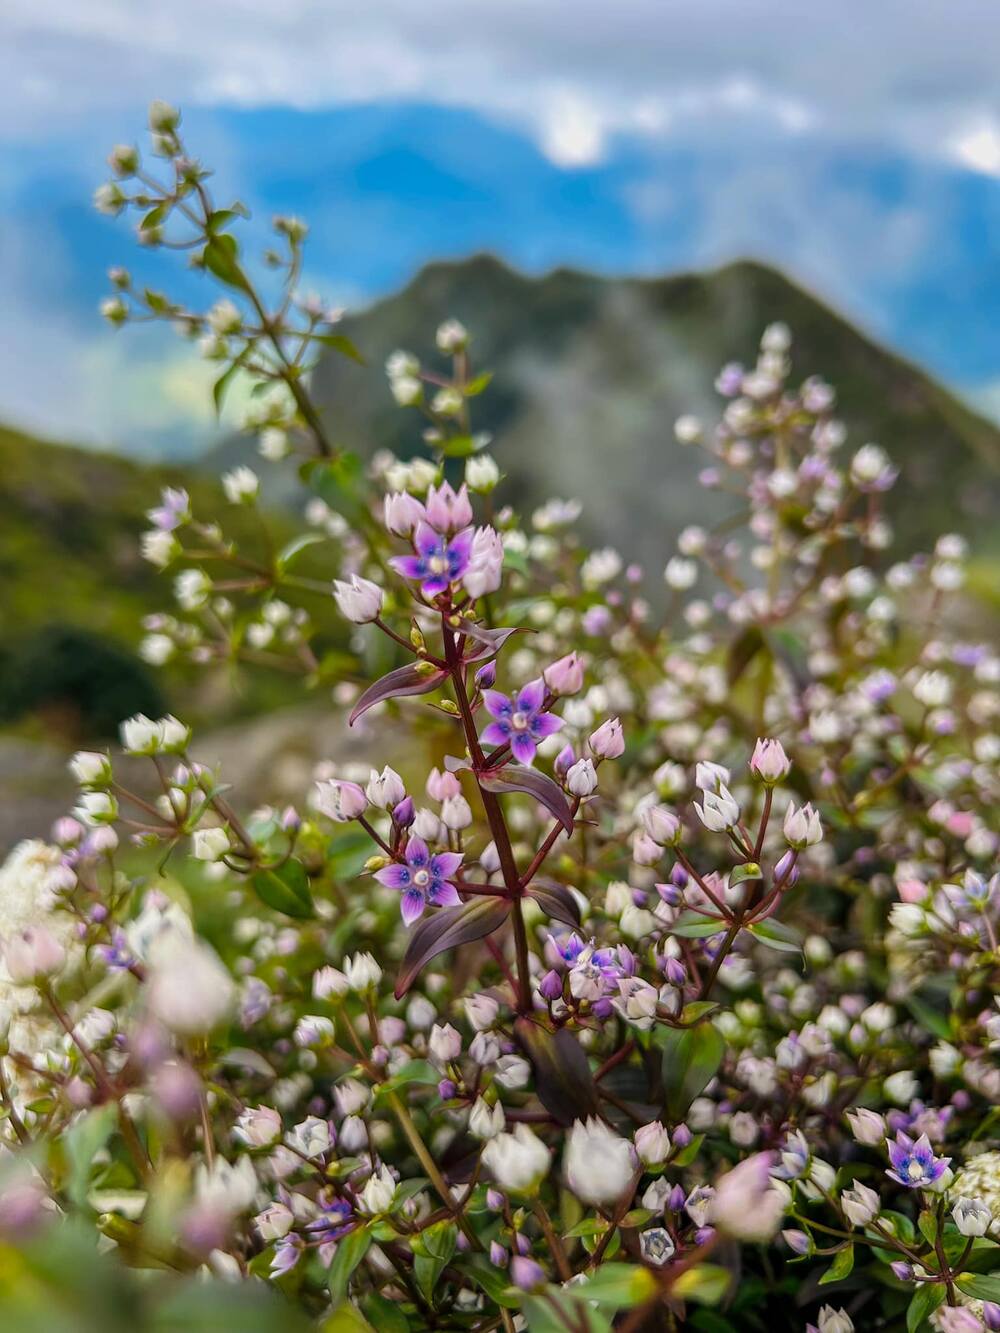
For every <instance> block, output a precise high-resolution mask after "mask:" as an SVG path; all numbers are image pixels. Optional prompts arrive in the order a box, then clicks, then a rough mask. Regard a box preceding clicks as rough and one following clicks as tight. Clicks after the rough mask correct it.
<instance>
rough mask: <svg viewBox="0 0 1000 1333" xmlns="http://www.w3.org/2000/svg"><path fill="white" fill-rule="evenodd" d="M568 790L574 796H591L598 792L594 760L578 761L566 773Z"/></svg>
mask: <svg viewBox="0 0 1000 1333" xmlns="http://www.w3.org/2000/svg"><path fill="white" fill-rule="evenodd" d="M566 790H567V791H568V792H569V793H570V794H571V795H572V796H580V797H583V796H591V795H593V793H594V792H595V791H596V790H597V770H596V769H595V768H594V761H593V760H592V759H578V760H577V761H576V763H575V764H573V765H571V766H570V768H569V770H568V772H567V773H566Z"/></svg>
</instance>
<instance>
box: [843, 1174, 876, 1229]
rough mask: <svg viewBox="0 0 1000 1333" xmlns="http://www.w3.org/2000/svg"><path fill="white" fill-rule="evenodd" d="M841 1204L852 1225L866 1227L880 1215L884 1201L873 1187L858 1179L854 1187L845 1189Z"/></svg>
mask: <svg viewBox="0 0 1000 1333" xmlns="http://www.w3.org/2000/svg"><path fill="white" fill-rule="evenodd" d="M840 1206H841V1207H842V1208H843V1210H844V1216H845V1217H846V1218H847V1220H848V1221H849V1222H850V1224H851V1226H854V1227H866V1226H867V1225H868V1223H869V1222H873V1221H874V1220H875V1218H876V1217H878V1215H879V1211H880V1210H881V1207H882V1201H881V1199H880V1198H879V1196H878V1195H877V1194H876V1193H875V1191H874V1190H873V1189H869V1188H868V1186H867V1185H862V1184H861V1182H860V1181H857V1182H855V1185H854V1188H853V1189H849V1190H844V1192H843V1194H842V1195H841V1196H840Z"/></svg>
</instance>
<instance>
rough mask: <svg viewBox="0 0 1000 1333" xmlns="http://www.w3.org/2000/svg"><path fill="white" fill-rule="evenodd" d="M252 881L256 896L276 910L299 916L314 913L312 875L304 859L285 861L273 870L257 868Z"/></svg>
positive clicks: (308, 915) (302, 916)
mask: <svg viewBox="0 0 1000 1333" xmlns="http://www.w3.org/2000/svg"><path fill="white" fill-rule="evenodd" d="M250 883H251V884H252V885H253V887H254V892H255V893H256V894H257V897H258V898H260V900H261V901H262V902H265V903H267V905H268V907H273V908H274V910H275V911H276V912H283V913H284V914H285V916H294V917H299V918H305V917H310V916H312V914H313V900H312V894H311V893H310V891H309V876H308V875H307V874H306V870H305V866H303V864H302V862H301V861H286V862H285V864H284V865H281V866H275V867H274V868H273V869H271V870H258V871H257V873H256V875H254V876H253V878H252V879H251V881H250Z"/></svg>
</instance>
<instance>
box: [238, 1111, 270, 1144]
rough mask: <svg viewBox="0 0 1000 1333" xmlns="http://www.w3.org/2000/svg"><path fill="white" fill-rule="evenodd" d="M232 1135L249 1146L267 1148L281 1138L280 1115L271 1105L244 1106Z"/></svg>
mask: <svg viewBox="0 0 1000 1333" xmlns="http://www.w3.org/2000/svg"><path fill="white" fill-rule="evenodd" d="M233 1135H234V1136H235V1137H236V1138H237V1139H239V1140H240V1142H241V1143H245V1144H247V1146H248V1147H250V1148H269V1147H270V1146H271V1144H272V1143H277V1141H278V1139H280V1138H281V1116H280V1115H279V1114H278V1112H277V1111H275V1110H274V1108H273V1107H271V1106H245V1107H244V1108H243V1110H242V1111H241V1112H240V1114H239V1117H238V1118H237V1121H236V1124H235V1125H234V1126H233Z"/></svg>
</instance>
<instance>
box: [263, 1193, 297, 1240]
mask: <svg viewBox="0 0 1000 1333" xmlns="http://www.w3.org/2000/svg"><path fill="white" fill-rule="evenodd" d="M253 1221H254V1226H255V1227H256V1228H257V1234H258V1235H259V1236H260V1238H261V1240H262V1241H263V1242H264V1243H265V1245H266V1244H268V1243H269V1242H270V1241H272V1240H280V1239H281V1238H282V1236H287V1235H288V1233H289V1231H291V1229H292V1227H293V1226H294V1225H295V1214H294V1213H293V1212H292V1210H291V1209H290V1208H288V1207H286V1206H285V1204H283V1203H272V1204H271V1205H270V1206H269V1207H268V1208H265V1209H264V1211H263V1212H262V1213H258V1214H257V1216H256V1217H255V1218H254V1220H253Z"/></svg>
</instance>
